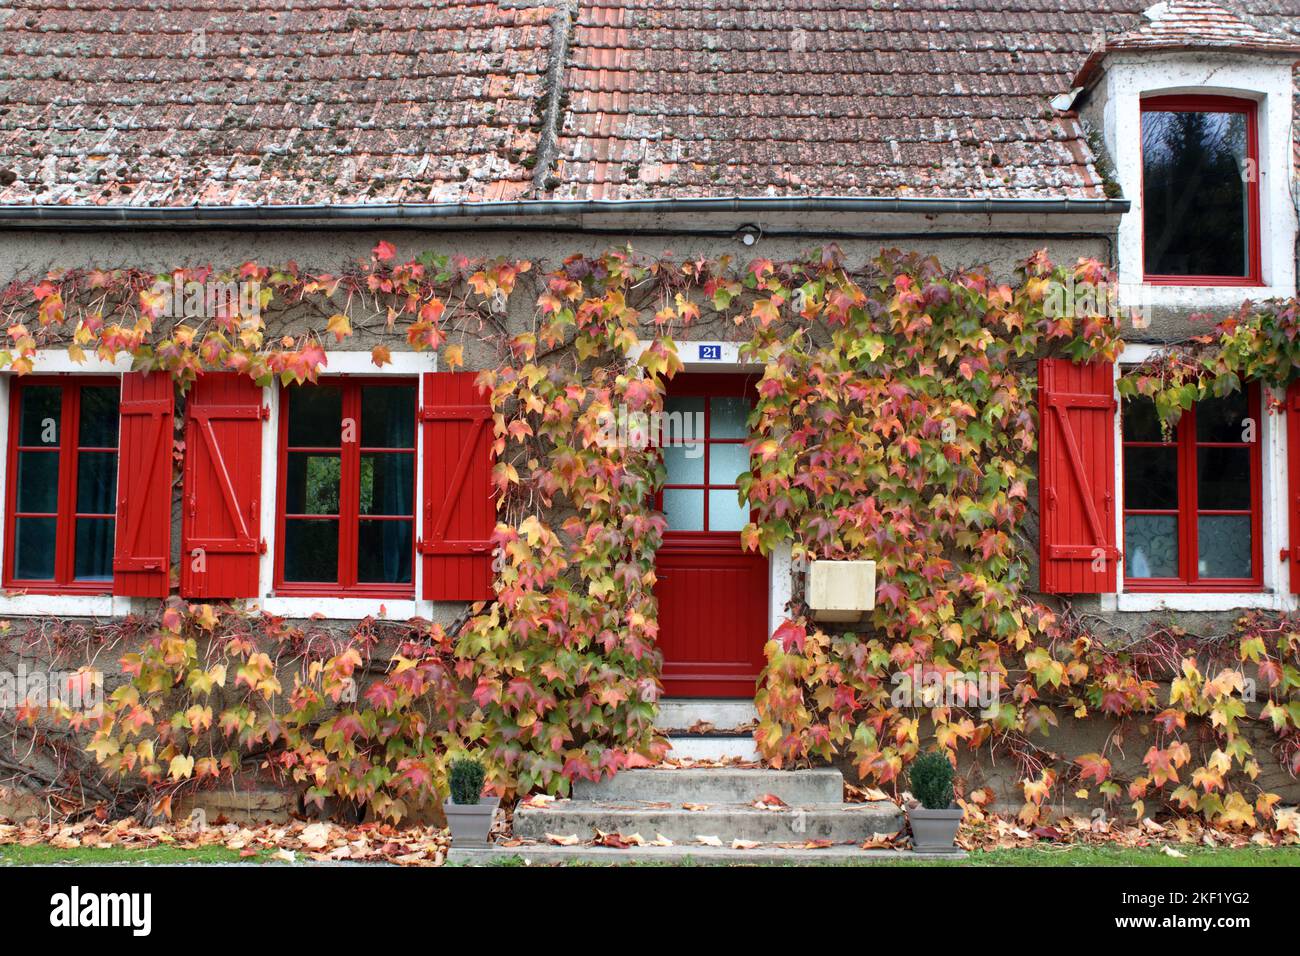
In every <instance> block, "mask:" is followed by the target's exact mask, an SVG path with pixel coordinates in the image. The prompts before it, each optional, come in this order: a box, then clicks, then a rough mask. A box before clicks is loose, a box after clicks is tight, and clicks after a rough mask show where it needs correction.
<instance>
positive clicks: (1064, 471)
mask: <svg viewBox="0 0 1300 956" xmlns="http://www.w3.org/2000/svg"><path fill="white" fill-rule="evenodd" d="M1114 370H1115V366H1114V364H1113V363H1111V362H1091V363H1088V364H1075V363H1073V362H1069V361H1066V360H1064V359H1043V360H1042V361H1040V362H1039V363H1038V413H1039V447H1038V494H1039V545H1040V552H1041V554H1040V564H1039V578H1040V588H1041V590H1042V591H1043V592H1044V593H1048V594H1102V593H1111V592H1114V590H1115V580H1116V575H1115V568H1116V565H1117V564H1118V563H1119V549H1118V548H1116V546H1115V397H1114V393H1115V380H1114Z"/></svg>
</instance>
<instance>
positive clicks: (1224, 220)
mask: <svg viewBox="0 0 1300 956" xmlns="http://www.w3.org/2000/svg"><path fill="white" fill-rule="evenodd" d="M1247 122H1248V119H1247V114H1245V113H1214V112H1190V111H1188V112H1183V111H1179V112H1164V111H1160V112H1157V111H1151V112H1144V113H1143V114H1142V210H1143V226H1144V228H1143V234H1144V241H1143V249H1144V260H1145V265H1146V271H1147V274H1148V275H1178V276H1245V275H1247V274H1248V272H1249V264H1248V263H1249V253H1248V250H1247V243H1246V234H1247V221H1248V216H1247V205H1246V204H1247V196H1248V193H1247V189H1246V181H1245V179H1244V178H1243V177H1242V175H1241V171H1242V169H1244V168H1245V160H1246V124H1247Z"/></svg>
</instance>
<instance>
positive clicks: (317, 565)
mask: <svg viewBox="0 0 1300 956" xmlns="http://www.w3.org/2000/svg"><path fill="white" fill-rule="evenodd" d="M284 579H285V580H286V581H337V580H338V579H339V523H338V521H336V520H321V519H311V518H300V519H296V520H295V519H293V518H287V519H285V522H284Z"/></svg>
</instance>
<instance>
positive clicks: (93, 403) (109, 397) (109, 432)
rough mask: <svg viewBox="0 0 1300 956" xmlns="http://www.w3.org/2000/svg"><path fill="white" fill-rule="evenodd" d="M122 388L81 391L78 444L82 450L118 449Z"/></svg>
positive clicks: (106, 387) (92, 387)
mask: <svg viewBox="0 0 1300 956" xmlns="http://www.w3.org/2000/svg"><path fill="white" fill-rule="evenodd" d="M120 388H121V386H119V385H112V386H104V385H93V386H86V387H85V388H83V389H82V390H81V421H80V423H79V425H78V427H77V431H78V433H79V434H78V435H77V444H78V445H79V446H81V447H82V448H116V447H117V406H118V398H119V396H120V394H121V392H120Z"/></svg>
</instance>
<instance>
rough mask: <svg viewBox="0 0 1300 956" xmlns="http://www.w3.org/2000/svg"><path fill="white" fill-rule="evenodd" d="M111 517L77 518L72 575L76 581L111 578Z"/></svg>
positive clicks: (107, 579)
mask: <svg viewBox="0 0 1300 956" xmlns="http://www.w3.org/2000/svg"><path fill="white" fill-rule="evenodd" d="M116 525H117V522H115V521H114V520H113V519H112V518H78V519H77V543H76V550H75V552H74V553H73V559H72V576H73V577H74V578H75V579H76V580H78V581H111V580H113V531H114V529H115V528H116Z"/></svg>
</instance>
